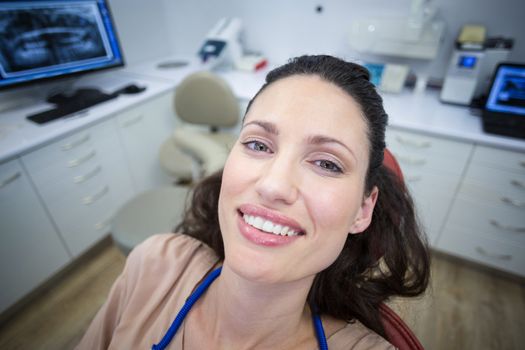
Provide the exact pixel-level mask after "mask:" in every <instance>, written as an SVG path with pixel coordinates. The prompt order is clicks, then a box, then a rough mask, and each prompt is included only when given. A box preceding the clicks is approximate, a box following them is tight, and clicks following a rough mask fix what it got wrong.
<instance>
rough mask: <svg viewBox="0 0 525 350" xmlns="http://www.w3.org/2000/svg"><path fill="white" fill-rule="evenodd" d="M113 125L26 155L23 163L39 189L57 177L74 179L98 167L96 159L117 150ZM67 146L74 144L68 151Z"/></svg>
mask: <svg viewBox="0 0 525 350" xmlns="http://www.w3.org/2000/svg"><path fill="white" fill-rule="evenodd" d="M110 123H111V122H110V121H108V122H105V123H102V125H97V126H95V127H92V128H90V129H88V130H85V131H81V132H79V133H77V134H75V135H73V136H70V137H69V138H68V139H69V140H70V141H67V142H66V141H63V140H59V141H56V142H54V143H52V144H50V145H48V146H46V147H44V148H42V149H39V150H37V151H35V152H32V153H30V154H27V155H25V156H23V158H22V160H23V162H24V164H25V166H26V168H27V170H28V171H29V173H30V174H31V178H32V179H33V181H34V182H35V184H36V185H37V186H42V185H45V184H46V183H47V182H49V181H52V180H53V179H56V178H57V177H75V176H79V173H85V172H86V171H89V170H88V169H90V168H93V167H94V166H95V165H96V164H97V160H98V159H99V158H100V157H101V156H103V155H104V153H106V152H108V150H112V149H115V145H118V142H116V141H115V140H114V137H112V135H113V134H112V129H111V124H110ZM68 145H72V146H70V147H69V148H68V147H67V146H68Z"/></svg>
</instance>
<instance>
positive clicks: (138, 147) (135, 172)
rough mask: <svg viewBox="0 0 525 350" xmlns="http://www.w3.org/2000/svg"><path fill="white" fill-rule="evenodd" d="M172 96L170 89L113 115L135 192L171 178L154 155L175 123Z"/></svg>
mask: <svg viewBox="0 0 525 350" xmlns="http://www.w3.org/2000/svg"><path fill="white" fill-rule="evenodd" d="M172 98H173V94H172V93H168V94H164V95H161V96H159V97H157V98H155V99H153V100H150V101H148V102H146V103H144V104H142V105H141V106H139V107H136V108H133V109H131V110H128V111H125V112H122V113H120V114H119V115H117V117H116V121H117V125H118V130H119V135H120V140H121V142H122V146H123V148H124V151H125V153H126V158H127V161H128V164H129V168H130V171H131V175H132V178H133V183H134V185H135V189H136V190H137V191H138V192H142V191H145V190H147V189H150V188H154V187H159V186H164V185H169V184H171V183H173V178H172V177H170V176H169V175H167V174H166V173H165V172H164V171H163V170H162V168H161V166H160V163H159V157H158V154H159V150H160V146H161V144H162V143H163V142H164V141H165V140H166V139H167V138H168V137H170V135H171V133H172V132H173V130H174V129H175V126H176V119H175V115H174V112H173V107H172V103H173V101H172Z"/></svg>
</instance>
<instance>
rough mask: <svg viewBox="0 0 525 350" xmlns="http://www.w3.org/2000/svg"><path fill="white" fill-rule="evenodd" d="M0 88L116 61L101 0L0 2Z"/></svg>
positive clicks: (120, 60) (117, 55)
mask: <svg viewBox="0 0 525 350" xmlns="http://www.w3.org/2000/svg"><path fill="white" fill-rule="evenodd" d="M0 32H1V33H2V35H1V36H0V88H5V87H8V86H13V85H18V84H23V83H28V82H31V81H34V80H41V79H49V78H54V77H60V76H64V75H71V74H78V73H82V72H87V71H93V70H99V69H105V68H110V67H116V66H122V65H123V64H124V60H123V57H122V53H121V50H120V47H119V43H118V40H117V36H116V32H115V28H114V26H113V23H112V20H111V16H110V13H109V9H108V6H107V4H106V1H104V0H53V1H45V0H41V1H38V0H33V1H0Z"/></svg>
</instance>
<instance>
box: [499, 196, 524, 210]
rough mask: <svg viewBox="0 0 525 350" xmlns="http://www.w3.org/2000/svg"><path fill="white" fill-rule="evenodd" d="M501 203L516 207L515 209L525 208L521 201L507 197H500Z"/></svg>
mask: <svg viewBox="0 0 525 350" xmlns="http://www.w3.org/2000/svg"><path fill="white" fill-rule="evenodd" d="M501 201H502V202H503V203H506V204H509V205H512V206H514V207H517V208H525V202H521V201H519V200H516V199H512V198H509V197H501Z"/></svg>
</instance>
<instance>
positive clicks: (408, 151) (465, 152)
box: [386, 129, 472, 175]
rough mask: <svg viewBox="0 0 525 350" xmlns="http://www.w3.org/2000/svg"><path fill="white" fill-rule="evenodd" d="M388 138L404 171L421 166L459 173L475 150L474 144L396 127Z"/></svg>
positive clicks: (390, 147)
mask: <svg viewBox="0 0 525 350" xmlns="http://www.w3.org/2000/svg"><path fill="white" fill-rule="evenodd" d="M386 141H387V147H388V148H389V149H390V150H391V151H392V152H393V153H394V154H395V156H396V158H397V160H398V162H399V163H400V165H401V167H402V168H403V171H405V170H406V171H409V170H411V169H420V170H421V171H424V172H427V173H434V172H438V174H442V173H451V174H458V175H459V174H461V172H462V170H463V169H464V167H465V165H466V162H467V160H468V157H469V155H470V153H471V151H472V145H470V144H467V143H463V142H458V141H452V140H445V139H439V138H435V137H431V136H424V135H416V134H413V133H408V132H402V131H399V130H392V129H389V130H388V131H387V135H386Z"/></svg>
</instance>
